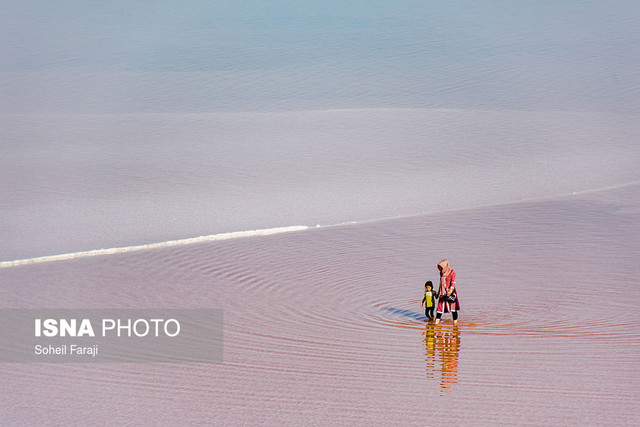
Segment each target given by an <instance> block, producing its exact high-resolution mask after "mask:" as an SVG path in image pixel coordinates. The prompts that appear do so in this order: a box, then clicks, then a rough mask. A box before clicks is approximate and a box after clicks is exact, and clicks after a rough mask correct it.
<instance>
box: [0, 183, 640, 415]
mask: <svg viewBox="0 0 640 427" xmlns="http://www.w3.org/2000/svg"><path fill="white" fill-rule="evenodd" d="M639 196H640V186H639V185H637V184H635V185H634V184H632V185H627V186H624V187H621V188H618V189H612V190H607V191H601V192H594V193H587V194H582V195H575V196H568V197H564V198H555V199H548V200H541V201H537V202H524V203H514V204H508V205H502V206H494V207H485V208H476V209H470V210H462V211H457V212H448V213H439V214H432V215H425V216H416V217H410V218H399V219H390V220H384V221H376V222H370V223H364V224H352V225H344V226H336V227H327V228H317V229H309V230H304V231H299V232H292V233H286V234H282V235H274V236H258V237H247V238H241V239H233V240H227V241H220V242H205V243H198V244H194V245H190V246H183V247H176V248H165V249H155V250H148V251H140V252H135V253H129V254H117V255H109V256H103V257H92V258H86V259H75V260H67V261H59V262H51V263H43V264H38V265H25V266H17V267H11V268H4V269H0V281H2V283H3V286H2V291H1V292H2V294H1V298H0V300H1V301H2V302H1V304H2V305H1V306H2V307H3V308H42V307H47V308H107V307H111V308H222V309H223V310H224V328H225V329H224V362H223V363H221V364H186V365H172V364H104V365H93V364H91V365H89V364H87V365H84V364H64V365H61V364H56V365H49V364H3V365H0V378H1V379H2V383H3V384H4V388H5V390H6V392H5V393H3V394H2V398H0V412H1V413H2V417H1V418H2V419H3V423H6V424H8V425H11V424H22V425H35V424H65V425H86V424H105V423H109V424H127V423H129V424H147V425H150V424H161V425H162V424H165V425H166V424H206V423H218V424H220V423H225V424H257V423H266V424H270V425H282V424H297V425H300V424H329V423H339V424H369V425H370V424H372V423H373V424H414V425H427V424H430V423H434V422H436V420H440V421H441V420H443V419H445V417H446V420H447V421H448V422H451V423H456V424H462V425H514V424H518V425H585V424H590V425H594V424H607V425H632V424H634V423H635V422H636V421H637V419H638V417H639V416H640V410H639V409H638V405H637V402H638V399H639V398H640V392H638V390H640V374H638V371H637V367H638V365H639V362H640V356H639V355H640V351H639V350H640V327H639V326H638V325H639V322H640V314H639V312H638V310H637V307H638V303H640V291H639V290H638V287H637V280H638V277H640V266H638V263H637V260H638V259H639V258H640V257H639V255H640V243H639V242H640V225H639V224H640V221H639V219H640V205H639V203H638V200H640V197H639ZM443 257H447V258H449V259H450V261H451V264H452V267H453V268H454V269H456V271H457V275H458V287H459V294H460V299H461V304H462V312H461V317H460V321H459V326H458V327H457V328H454V327H453V325H452V321H451V317H450V316H449V315H445V320H444V321H443V323H442V325H440V326H435V325H433V324H430V323H427V322H425V320H424V318H423V315H422V314H423V313H422V311H421V309H420V307H419V305H420V299H421V296H422V295H421V292H422V286H423V284H424V281H425V280H432V281H435V280H436V278H437V274H436V273H437V271H436V269H435V265H436V263H437V262H438V261H439V260H440V259H441V258H443Z"/></svg>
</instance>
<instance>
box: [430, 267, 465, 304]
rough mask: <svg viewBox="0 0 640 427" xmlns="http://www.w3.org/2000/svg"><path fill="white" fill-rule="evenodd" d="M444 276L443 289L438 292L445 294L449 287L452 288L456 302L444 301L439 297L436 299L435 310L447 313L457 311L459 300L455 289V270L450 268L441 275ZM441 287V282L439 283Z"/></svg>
mask: <svg viewBox="0 0 640 427" xmlns="http://www.w3.org/2000/svg"><path fill="white" fill-rule="evenodd" d="M443 278H444V290H442V289H441V290H439V292H438V294H440V292H442V294H444V295H446V294H447V292H448V291H449V289H451V288H453V295H455V296H456V302H446V301H445V300H444V297H440V299H439V300H438V309H437V310H436V311H437V312H438V313H448V312H450V311H458V310H460V301H459V300H458V290H457V289H456V271H455V270H454V269H450V270H449V272H448V273H447V274H446V275H445V276H443ZM440 287H442V284H441V285H440Z"/></svg>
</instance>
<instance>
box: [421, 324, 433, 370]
mask: <svg viewBox="0 0 640 427" xmlns="http://www.w3.org/2000/svg"><path fill="white" fill-rule="evenodd" d="M430 326H432V325H427V329H426V330H425V331H424V332H423V336H424V344H425V348H426V357H427V358H426V362H427V370H426V373H427V378H433V376H434V372H435V370H436V332H435V331H434V330H433V327H430Z"/></svg>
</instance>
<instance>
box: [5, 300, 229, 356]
mask: <svg viewBox="0 0 640 427" xmlns="http://www.w3.org/2000/svg"><path fill="white" fill-rule="evenodd" d="M222 326H223V321H222V310H219V309H194V310H190V309H179V310H176V309H166V310H165V309H153V310H137V309H96V310H89V309H86V310H73V309H65V310H47V309H37V310H31V309H0V363H6V362H17V363H131V362H138V363H208V362H222V342H223V337H222V332H223V331H222Z"/></svg>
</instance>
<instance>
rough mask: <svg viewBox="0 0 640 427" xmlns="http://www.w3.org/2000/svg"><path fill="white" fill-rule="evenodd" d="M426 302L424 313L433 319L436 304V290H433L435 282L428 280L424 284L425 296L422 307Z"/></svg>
mask: <svg viewBox="0 0 640 427" xmlns="http://www.w3.org/2000/svg"><path fill="white" fill-rule="evenodd" d="M423 304H424V315H425V316H427V319H433V309H434V308H435V306H436V291H434V290H433V283H431V280H427V283H425V284H424V297H423V298H422V302H421V303H420V307H422V305H423Z"/></svg>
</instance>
